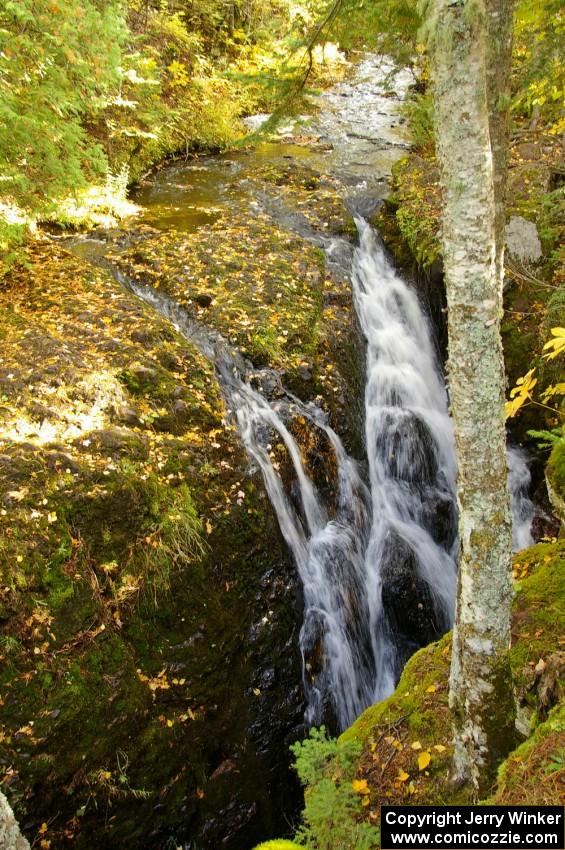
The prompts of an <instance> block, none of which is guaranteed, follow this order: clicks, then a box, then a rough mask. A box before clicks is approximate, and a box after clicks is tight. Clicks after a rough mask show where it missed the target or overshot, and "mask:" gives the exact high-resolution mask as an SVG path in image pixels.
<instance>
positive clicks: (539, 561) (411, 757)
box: [306, 541, 565, 823]
mask: <svg viewBox="0 0 565 850" xmlns="http://www.w3.org/2000/svg"><path fill="white" fill-rule="evenodd" d="M514 576H515V581H516V593H515V599H514V602H513V609H512V649H511V664H512V670H513V675H514V681H515V686H516V691H517V697H518V701H519V705H520V714H521V718H522V724H521V728H522V729H524V732H525V734H528V733H531V734H530V736H529V737H528V739H527V740H526V741H525V743H524V744H523V745H522V746H521V747H519V748H518V749H517V750H515V751H514V752H513V753H511V754H510V755H509V757H508V758H507V759H506V761H505V762H504V763H503V765H501V767H500V771H499V775H498V781H497V785H496V786H495V788H493V794H492V797H490V798H489V799H488V801H487V803H489V804H492V803H495V802H496V803H497V804H499V803H504V804H506V803H518V802H528V803H532V804H534V803H537V804H546V803H547V804H549V803H552V804H555V805H558V804H559V803H560V799H561V796H560V795H561V792H560V783H559V778H558V777H559V775H560V774H559V771H562V758H563V754H562V741H563V734H562V733H563V694H564V691H563V676H564V671H565V665H564V663H563V652H562V640H563V637H562V636H563V630H564V626H565V587H564V581H565V579H564V577H565V541H559V542H556V543H551V544H539V545H537V546H534V547H532V548H531V549H528V550H525V551H523V552H520V553H518V555H517V556H516V558H515V562H514ZM450 655H451V635H446V636H445V637H444V638H442V639H441V640H440V641H439V642H437V643H435V644H432V645H430V646H428V647H426V648H424V649H422V650H420V651H419V652H418V653H416V654H415V655H414V656H412V658H411V659H410V661H409V662H408V664H407V665H406V667H405V669H404V672H403V674H402V676H401V679H400V682H399V684H398V686H397V688H396V690H395V691H394V693H393V694H392V695H391V696H390V697H389V698H388V699H386V700H384V701H383V702H380V703H377V704H376V705H374V706H371V707H370V708H368V709H367V710H366V711H365V712H364V713H363V714H362V715H361V716H360V717H359V718H358V719H357V720H356V721H355V723H354V724H353V725H352V726H351V727H350V728H349V729H348V730H346V731H345V732H344V733H343V735H342V736H341V738H340V741H343V742H348V741H353V742H356V743H357V744H360V745H361V755H360V757H359V760H358V765H357V778H358V782H359V787H363V794H364V795H365V796H364V802H363V809H362V811H363V817H365V818H366V819H367V820H368V822H370V823H375V822H376V821H378V818H379V812H380V806H381V805H406V804H409V805H433V804H438V803H441V804H446V803H448V804H461V803H470V802H472V795H471V790H470V789H469V788H466V787H463V788H456V787H454V786H453V785H452V783H451V779H450V775H451V762H452V753H453V749H452V739H451V717H450V711H449V706H448V682H449V668H450ZM556 703H557V704H556ZM548 715H549V716H548ZM329 775H330V774H329V773H326V774H324V776H325V778H326V779H325V781H326V780H327V777H328V776H329ZM321 778H322V776H320V779H321ZM538 783H539V785H538ZM536 789H537V790H536ZM522 791H523V792H524V794H525V795H526V796H524V798H520V793H521V792H522ZM306 793H308V791H307V792H306Z"/></svg>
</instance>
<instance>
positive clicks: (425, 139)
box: [401, 92, 434, 148]
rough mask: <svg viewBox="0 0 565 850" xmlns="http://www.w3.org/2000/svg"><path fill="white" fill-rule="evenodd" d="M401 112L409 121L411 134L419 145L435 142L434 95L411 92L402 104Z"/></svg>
mask: <svg viewBox="0 0 565 850" xmlns="http://www.w3.org/2000/svg"><path fill="white" fill-rule="evenodd" d="M401 112H402V114H403V115H404V116H405V118H406V120H407V121H408V128H409V132H410V136H411V138H412V141H413V142H414V144H415V145H416V146H417V147H419V148H421V147H424V146H425V145H428V144H430V143H431V142H433V140H434V123H433V115H432V97H431V95H430V94H429V92H426V93H425V94H420V93H418V92H414V93H412V94H410V95H409V96H408V98H407V99H406V100H405V101H404V103H403V104H402V107H401Z"/></svg>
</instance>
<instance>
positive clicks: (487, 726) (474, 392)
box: [429, 0, 515, 791]
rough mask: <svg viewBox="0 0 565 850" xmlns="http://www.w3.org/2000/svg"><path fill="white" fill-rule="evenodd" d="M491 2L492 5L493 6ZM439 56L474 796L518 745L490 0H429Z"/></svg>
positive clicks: (461, 660)
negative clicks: (511, 651) (492, 135)
mask: <svg viewBox="0 0 565 850" xmlns="http://www.w3.org/2000/svg"><path fill="white" fill-rule="evenodd" d="M490 5H491V6H494V5H495V2H494V0H490ZM430 11H431V13H432V14H430V16H429V25H430V26H429V28H430V30H431V35H430V53H431V66H432V79H433V97H434V114H435V124H436V140H437V150H438V157H439V161H440V168H441V174H442V185H443V194H444V209H443V234H442V240H443V254H444V266H445V275H446V286H447V303H448V325H449V387H450V395H451V405H452V415H453V422H454V429H455V442H456V450H457V459H458V482H457V492H458V501H459V511H460V518H459V534H460V546H461V554H460V571H459V588H458V599H457V612H456V622H455V629H454V637H453V660H452V668H451V683H450V704H451V707H452V710H453V716H454V727H455V772H456V777H457V779H458V780H461V781H471V782H472V783H473V785H474V786H475V788H476V789H477V791H479V790H483V789H484V788H485V787H486V786H488V784H489V782H490V780H491V779H492V776H493V769H494V767H495V766H496V763H497V762H498V761H499V760H500V758H501V757H502V756H503V755H505V754H506V752H507V751H508V750H509V748H510V746H511V744H512V742H513V740H514V721H515V704H514V695H513V690H512V678H511V672H510V664H509V654H508V650H509V644H510V610H509V609H510V597H511V543H512V531H511V518H510V496H509V492H508V484H507V462H506V436H505V428H504V387H505V380H504V364H503V359H502V343H501V339H500V319H501V316H502V278H501V275H500V273H499V271H498V270H497V250H496V224H495V223H496V211H495V193H494V179H493V154H492V150H491V140H490V133H489V110H488V101H487V74H486V68H487V30H486V26H487V24H486V21H487V14H486V8H485V0H432V8H431V10H430Z"/></svg>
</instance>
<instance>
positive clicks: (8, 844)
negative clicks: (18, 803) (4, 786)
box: [0, 791, 29, 850]
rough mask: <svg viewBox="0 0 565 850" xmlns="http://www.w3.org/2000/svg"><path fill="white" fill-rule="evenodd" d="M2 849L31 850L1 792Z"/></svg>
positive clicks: (0, 832)
mask: <svg viewBox="0 0 565 850" xmlns="http://www.w3.org/2000/svg"><path fill="white" fill-rule="evenodd" d="M0 847H1V848H2V850H29V843H28V841H27V839H26V838H24V837H23V835H22V834H21V832H20V828H19V826H18V824H17V821H16V819H15V817H14V813H13V811H12V809H11V808H10V804H9V803H8V801H7V799H6V797H5V796H4V794H2V792H1V791H0Z"/></svg>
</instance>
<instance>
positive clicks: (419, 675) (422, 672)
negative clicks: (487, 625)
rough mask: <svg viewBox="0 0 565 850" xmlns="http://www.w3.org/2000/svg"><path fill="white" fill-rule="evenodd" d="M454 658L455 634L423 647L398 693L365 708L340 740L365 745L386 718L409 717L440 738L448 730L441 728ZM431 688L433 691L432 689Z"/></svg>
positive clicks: (417, 728)
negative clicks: (452, 640)
mask: <svg viewBox="0 0 565 850" xmlns="http://www.w3.org/2000/svg"><path fill="white" fill-rule="evenodd" d="M450 660H451V634H448V635H446V636H445V637H443V638H442V639H441V640H440V641H439V642H438V643H434V644H431V645H430V646H426V647H424V648H423V649H420V650H419V651H418V652H416V653H415V654H414V655H413V656H412V658H411V659H410V660H409V661H408V663H407V665H406V667H405V668H404V670H403V672H402V676H401V677H400V681H399V683H398V685H397V687H396V690H395V691H394V693H393V694H391V696H390V697H388V699H386V700H384V701H383V702H379V703H376V705H373V706H371V707H370V708H368V709H367V710H366V711H364V712H363V714H362V715H361V716H360V717H359V718H358V719H357V720H356V721H355V723H354V724H353V725H352V726H350V727H349V729H347V730H346V731H345V732H344V733H343V734H342V735H341V738H340V740H344V741H348V740H355V741H358V742H360V743H362V744H364V743H366V742H367V740H368V739H369V737H370V736H371V735H372V733H373V731H374V728H375V727H376V726H378V725H379V724H380V723H382V722H383V721H385V722H388V721H389V720H394V719H398V718H399V717H405V718H406V722H407V724H408V727H409V728H410V729H411V730H413V731H414V732H417V733H418V735H419V736H423V737H426V738H429V739H430V740H431V741H433V740H436V742H437V741H439V740H440V738H441V737H442V736H443V735H444V732H445V729H443V728H441V725H442V724H443V723H444V721H445V716H440V715H444V712H443V709H444V708H446V706H447V689H446V682H447V678H448V673H449V664H450ZM428 688H433V691H431V692H428ZM438 709H440V711H439V712H438ZM438 724H439V728H438Z"/></svg>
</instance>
